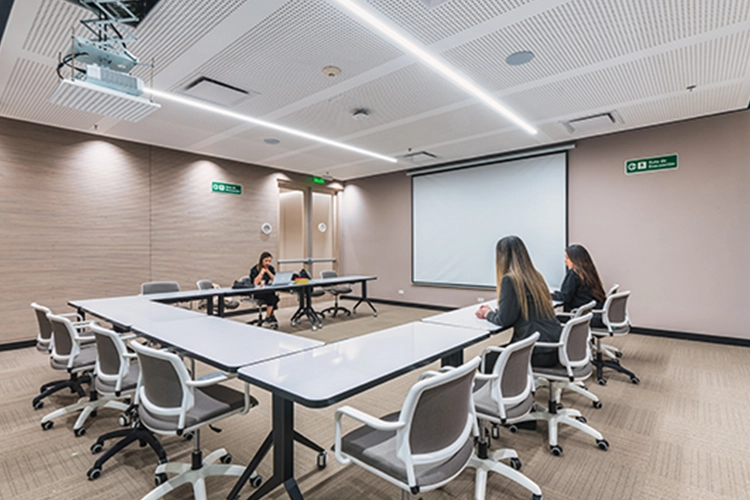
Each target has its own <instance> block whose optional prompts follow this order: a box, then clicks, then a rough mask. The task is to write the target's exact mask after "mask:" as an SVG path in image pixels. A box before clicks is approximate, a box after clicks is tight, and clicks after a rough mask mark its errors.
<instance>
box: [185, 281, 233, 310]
mask: <svg viewBox="0 0 750 500" xmlns="http://www.w3.org/2000/svg"><path fill="white" fill-rule="evenodd" d="M195 286H197V287H198V290H211V289H212V288H221V287H220V286H219V285H217V284H216V283H214V282H213V281H211V280H198V281H196V282H195ZM220 299H221V298H220ZM206 300H208V299H205V300H201V301H200V304H199V305H198V309H205V308H206ZM223 300H224V309H237V308H238V307H239V306H240V303H239V302H238V301H237V300H235V299H229V298H226V297H224V298H223Z"/></svg>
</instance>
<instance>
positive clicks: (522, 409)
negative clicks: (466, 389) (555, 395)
mask: <svg viewBox="0 0 750 500" xmlns="http://www.w3.org/2000/svg"><path fill="white" fill-rule="evenodd" d="M481 382H482V383H480V384H477V386H476V387H475V389H474V407H475V408H476V410H477V413H481V414H482V415H487V416H492V417H495V418H497V419H500V418H502V417H501V416H500V412H499V409H498V405H497V402H496V401H493V400H492V398H491V397H490V392H489V390H486V391H484V390H481V388H482V385H489V384H490V381H488V380H482V381H481ZM533 407H534V394H533V393H531V392H530V393H529V395H528V397H527V398H526V399H525V400H523V401H521V402H520V403H518V404H516V405H513V406H508V407H506V408H505V419H506V420H507V422H508V423H513V421H514V420H516V419H519V418H521V417H523V416H525V415H527V414H528V413H529V412H530V411H531V408H533Z"/></svg>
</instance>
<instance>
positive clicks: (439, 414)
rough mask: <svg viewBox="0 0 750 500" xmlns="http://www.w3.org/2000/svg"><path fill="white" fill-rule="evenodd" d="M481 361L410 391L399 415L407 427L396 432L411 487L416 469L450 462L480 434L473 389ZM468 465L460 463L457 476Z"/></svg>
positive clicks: (466, 364)
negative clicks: (478, 432) (421, 466)
mask: <svg viewBox="0 0 750 500" xmlns="http://www.w3.org/2000/svg"><path fill="white" fill-rule="evenodd" d="M480 361H481V360H480V358H479V357H476V358H474V359H473V360H471V361H469V362H467V363H465V364H463V365H461V366H460V367H458V368H455V369H451V370H449V371H446V372H442V373H438V374H435V375H434V376H431V377H429V378H425V379H422V380H420V381H419V382H417V383H416V384H414V385H413V386H412V388H411V389H410V390H409V393H408V394H407V396H406V399H405V400H404V404H403V406H402V407H401V413H400V414H399V420H400V421H402V422H405V423H406V425H405V426H404V427H403V428H402V429H400V430H399V431H397V433H396V455H397V456H398V458H399V459H401V460H402V461H403V462H404V464H405V465H406V471H407V478H408V481H409V484H410V485H415V477H416V476H415V471H414V466H418V465H425V464H433V465H439V464H441V463H444V462H447V461H449V460H450V459H451V458H452V457H453V456H454V455H455V454H456V453H457V452H458V451H459V450H460V449H461V448H462V447H464V446H465V445H466V442H467V440H469V439H472V437H471V436H472V432H474V433H475V432H476V414H475V412H474V401H473V399H472V387H473V384H474V375H475V374H476V371H477V368H478V367H479V363H480ZM465 465H466V464H456V466H457V470H456V471H455V473H456V474H457V473H458V472H460V471H461V470H462V469H463V467H464V466H465ZM449 475H452V474H450V473H449Z"/></svg>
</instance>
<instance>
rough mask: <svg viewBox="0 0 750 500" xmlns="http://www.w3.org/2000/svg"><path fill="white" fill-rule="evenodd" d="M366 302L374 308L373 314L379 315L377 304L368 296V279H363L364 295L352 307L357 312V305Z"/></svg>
mask: <svg viewBox="0 0 750 500" xmlns="http://www.w3.org/2000/svg"><path fill="white" fill-rule="evenodd" d="M362 302H364V303H366V304H367V305H368V306H370V309H372V315H373V316H375V317H377V316H378V311H377V310H376V309H375V306H374V305H372V302H370V299H368V298H367V281H362V297H361V298H360V299H359V301H358V302H357V303H356V304H355V305H354V307H352V311H354V312H355V313H356V312H357V307H359V305H360V304H361V303H362Z"/></svg>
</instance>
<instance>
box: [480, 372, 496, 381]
mask: <svg viewBox="0 0 750 500" xmlns="http://www.w3.org/2000/svg"><path fill="white" fill-rule="evenodd" d="M499 377H500V375H499V374H497V373H476V374H475V375H474V380H497V379H498V378H499Z"/></svg>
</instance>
